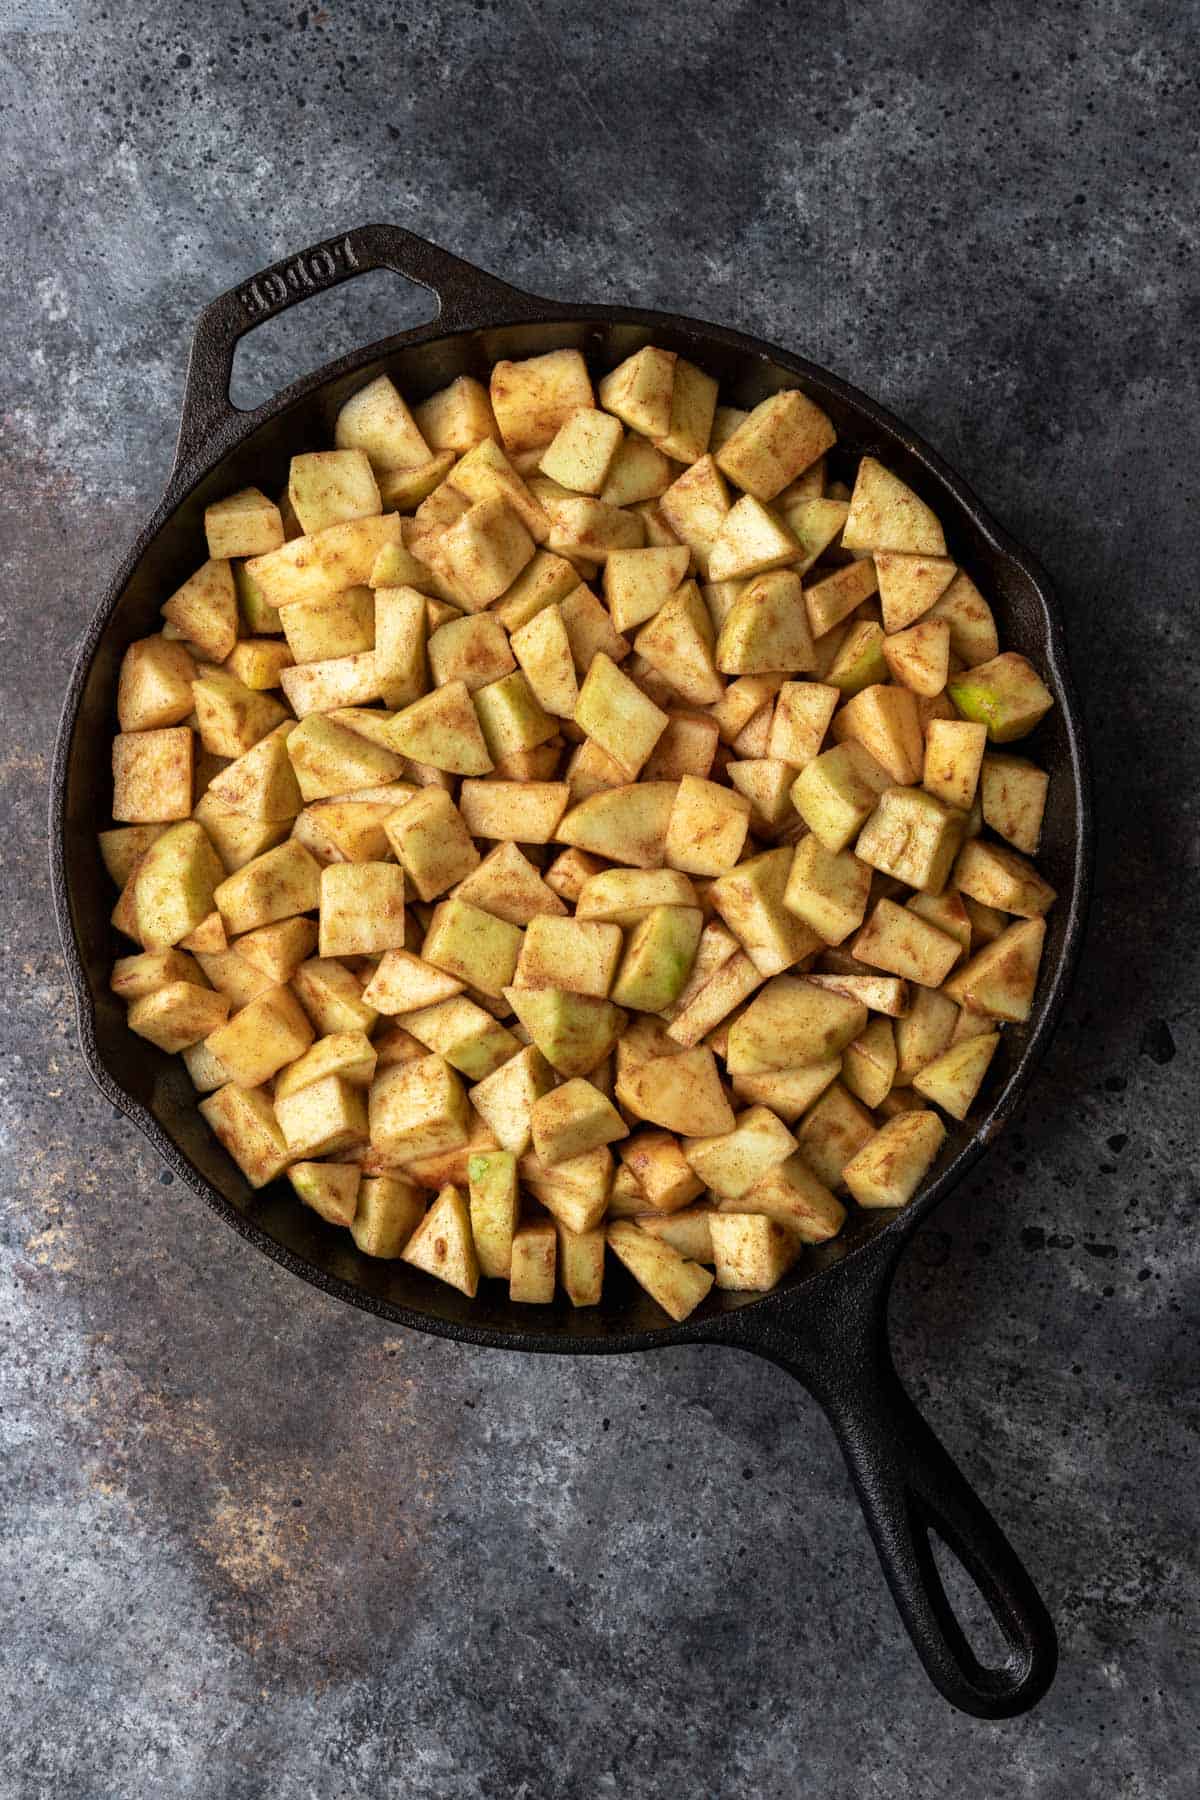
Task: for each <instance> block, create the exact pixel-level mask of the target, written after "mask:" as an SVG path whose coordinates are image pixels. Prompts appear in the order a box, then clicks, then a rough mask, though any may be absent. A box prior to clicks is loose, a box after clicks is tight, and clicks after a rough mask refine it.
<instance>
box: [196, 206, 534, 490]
mask: <svg viewBox="0 0 1200 1800" xmlns="http://www.w3.org/2000/svg"><path fill="white" fill-rule="evenodd" d="M372 269H392V270H393V271H394V272H395V273H396V274H397V275H402V276H404V278H405V279H406V280H408V281H413V282H416V283H417V285H418V286H420V287H423V288H427V289H428V290H429V292H430V293H431V294H433V295H434V296H435V297H436V299H437V302H438V311H437V315H436V318H435V320H434V321H432V322H431V323H430V324H429V325H424V326H421V327H419V328H418V329H419V330H420V331H421V332H427V331H430V330H431V329H432V326H433V325H436V327H437V330H438V332H439V333H448V332H453V331H461V330H467V329H470V328H472V327H475V326H478V325H482V324H485V323H487V322H488V321H489V320H490V319H492V318H494V317H495V316H496V315H497V313H499V314H500V316H501V317H503V318H505V319H520V318H522V317H523V316H525V315H526V314H532V312H533V311H534V310H535V307H536V305H537V304H543V305H544V303H537V302H535V301H534V300H533V299H532V298H531V297H530V296H529V295H527V294H523V293H522V292H521V291H520V289H519V288H513V287H509V285H508V283H507V282H504V281H500V280H498V279H497V278H496V277H495V276H494V275H488V274H486V273H485V272H484V270H482V269H477V268H476V267H475V266H474V265H473V264H472V263H468V262H464V261H463V260H462V258H461V257H458V256H453V255H451V253H450V252H449V251H448V250H442V249H440V248H439V247H438V246H437V245H436V244H431V243H429V242H427V240H426V239H425V238H421V237H418V236H417V235H416V233H415V232H412V231H406V230H405V229H404V227H403V226H401V225H358V226H356V227H355V228H354V229H353V230H351V231H345V232H342V233H341V235H340V236H338V237H333V238H327V239H326V240H325V242H324V243H320V244H312V245H310V246H309V248H308V249H307V250H301V251H300V252H299V253H298V254H297V255H295V256H289V257H287V258H286V259H285V260H284V261H283V262H278V263H274V264H273V265H272V266H271V267H270V268H269V269H262V270H260V272H259V273H258V274H257V275H252V276H251V277H250V279H249V280H248V281H244V282H241V283H240V284H239V285H238V286H237V287H235V288H230V289H229V290H228V291H227V292H226V293H224V294H219V295H218V296H217V298H216V299H215V300H213V301H210V303H209V304H208V305H207V306H206V307H205V308H204V311H203V312H202V313H201V314H200V317H199V319H198V320H197V323H196V331H195V335H194V337H193V339H192V349H191V355H190V357H189V359H188V371H187V380H186V383H185V386H184V395H183V414H182V418H181V420H180V425H179V441H178V443H177V445H176V447H175V463H174V468H173V470H172V479H174V478H175V477H176V476H178V475H179V474H181V473H182V471H183V470H185V469H186V468H187V466H188V465H189V464H190V463H191V462H192V461H193V460H194V459H195V458H197V457H199V456H200V455H202V454H203V455H208V456H210V457H211V456H212V454H213V452H214V450H219V449H223V448H224V447H225V442H226V439H227V438H228V436H229V434H230V433H231V431H232V430H237V431H240V430H242V429H243V428H244V426H245V424H246V421H247V418H253V417H254V414H253V413H250V414H247V413H244V412H239V411H238V409H237V408H236V407H235V406H234V404H233V402H232V401H231V400H230V398H229V383H230V379H231V377H232V374H233V356H234V351H235V350H236V348H237V345H238V340H239V339H240V338H242V337H244V336H245V334H246V333H247V332H248V331H253V330H254V327H255V326H256V325H261V324H263V323H264V321H265V320H267V319H272V318H275V317H277V316H278V314H280V313H283V312H286V311H287V310H288V308H289V307H291V306H296V305H298V304H299V303H300V302H301V301H302V300H306V299H307V298H308V296H309V295H310V294H317V293H323V292H325V291H326V290H327V289H328V288H332V287H336V286H337V285H338V283H339V282H342V281H349V280H351V279H353V277H354V276H355V275H364V274H366V273H367V272H368V271H370V270H372ZM260 410H265V409H260Z"/></svg>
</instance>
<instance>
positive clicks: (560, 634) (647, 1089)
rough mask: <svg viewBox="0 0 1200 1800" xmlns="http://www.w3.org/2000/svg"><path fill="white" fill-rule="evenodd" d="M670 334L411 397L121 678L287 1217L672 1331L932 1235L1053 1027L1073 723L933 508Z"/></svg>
mask: <svg viewBox="0 0 1200 1800" xmlns="http://www.w3.org/2000/svg"><path fill="white" fill-rule="evenodd" d="M717 398H718V396H717V384H716V382H715V381H714V380H712V379H711V377H709V376H708V375H707V374H705V373H704V371H703V370H702V369H699V368H697V367H696V366H695V365H694V364H692V363H690V362H687V361H685V360H684V358H682V357H680V356H676V355H675V354H674V353H673V352H669V351H665V350H660V349H656V348H654V347H653V346H648V347H647V348H645V349H642V350H639V351H638V352H637V354H636V355H634V356H631V357H629V358H628V359H627V360H626V361H625V362H623V363H621V364H620V366H619V367H617V368H615V369H613V370H612V371H611V372H610V373H608V374H606V375H604V376H603V377H602V378H601V379H600V380H599V383H598V386H596V387H595V388H594V387H593V381H592V376H591V374H590V373H589V370H588V367H587V365H586V363H585V361H584V359H583V357H582V356H581V355H580V354H579V353H578V352H577V351H575V350H556V351H553V352H551V353H550V354H548V355H543V356H535V357H531V358H529V359H528V360H526V361H523V362H501V363H497V365H496V366H495V368H494V369H493V370H492V371H491V379H490V386H484V385H483V384H482V383H481V382H479V381H477V380H475V379H473V378H471V377H469V376H463V377H460V378H459V379H458V380H456V381H454V382H452V383H451V385H450V386H449V387H446V388H444V389H443V390H441V391H440V392H438V393H435V394H433V395H432V396H431V397H430V398H428V399H426V400H424V401H423V402H422V403H421V404H419V405H417V406H415V407H413V408H412V409H411V410H410V408H409V407H408V406H407V405H406V403H405V401H404V400H403V399H402V397H401V395H400V394H399V392H398V391H397V389H396V388H395V386H394V385H393V384H392V382H391V381H390V380H389V379H388V378H387V377H386V376H384V377H380V378H379V379H378V380H376V381H373V382H371V383H370V385H368V386H366V387H364V388H363V389H362V390H361V391H360V392H359V393H357V394H355V395H354V397H353V398H352V399H351V400H349V401H348V402H347V404H346V405H345V406H344V407H343V408H342V411H341V413H340V415H339V416H338V419H337V425H336V431H335V444H336V448H334V449H332V450H322V451H316V452H314V453H308V454H304V455H298V456H296V457H294V458H293V459H292V462H291V467H290V473H289V479H288V486H287V491H286V493H285V494H284V495H283V496H282V497H281V498H280V499H279V501H278V502H275V501H272V500H271V499H269V498H268V497H267V496H266V494H264V493H262V492H260V491H259V490H258V489H257V488H247V489H245V490H243V491H242V492H240V493H236V494H232V495H230V496H229V497H228V498H227V499H224V500H220V501H218V502H217V503H216V504H214V505H212V506H210V507H209V508H208V509H207V512H206V514H205V531H206V536H207V550H208V560H207V561H205V562H204V563H203V565H202V566H201V567H200V568H199V569H198V570H197V571H196V573H195V574H194V575H192V576H191V577H190V579H188V580H187V581H185V582H184V584H183V586H182V587H181V588H180V589H179V590H178V592H177V593H175V594H173V595H171V597H170V598H169V599H167V601H166V603H165V604H164V606H163V608H162V614H163V620H164V623H163V626H162V629H161V631H159V632H157V633H156V634H155V635H153V636H151V637H147V638H143V639H141V640H140V641H139V642H136V643H132V644H130V645H129V647H128V649H127V651H126V652H125V656H124V660H123V662H122V665H121V672H120V683H119V691H118V695H117V712H118V718H119V725H120V734H119V736H118V737H117V738H116V740H115V742H114V744H113V753H112V762H113V786H114V794H113V819H114V821H115V824H114V827H113V828H112V829H110V830H106V831H103V832H101V834H100V842H101V849H102V852H103V856H104V860H105V863H106V865H107V867H108V869H109V872H110V874H111V875H112V876H113V878H114V880H115V882H116V883H117V885H118V887H119V888H120V890H121V892H120V898H119V900H118V902H117V906H116V910H115V912H114V914H113V922H114V924H115V926H116V927H117V929H118V930H119V931H120V932H122V933H123V934H124V935H125V936H126V937H127V938H129V939H130V940H132V942H133V943H134V944H135V945H136V946H137V949H136V951H135V952H134V953H132V954H129V955H126V956H123V957H121V959H120V960H119V961H118V962H117V964H116V967H115V969H114V972H113V978H112V987H113V991H114V993H116V994H117V995H119V996H120V997H121V999H122V1000H124V1001H126V1002H127V1003H128V1018H129V1024H130V1027H131V1028H132V1030H134V1031H135V1032H138V1033H139V1034H140V1035H141V1036H143V1037H145V1038H148V1039H149V1040H150V1041H151V1042H152V1043H153V1044H156V1045H158V1046H159V1047H160V1048H161V1049H163V1050H165V1051H169V1052H181V1053H182V1055H183V1058H184V1061H185V1063H186V1065H187V1070H188V1073H189V1075H190V1076H191V1079H192V1082H193V1083H194V1085H195V1087H196V1089H197V1090H198V1091H199V1093H200V1094H201V1095H203V1096H204V1098H202V1099H201V1101H200V1110H201V1112H202V1113H203V1115H204V1117H205V1118H206V1120H207V1121H208V1123H209V1125H210V1126H211V1128H212V1130H213V1131H214V1132H215V1133H216V1135H217V1137H218V1138H219V1139H220V1141H221V1143H222V1144H223V1145H224V1146H225V1148H226V1150H227V1151H228V1153H229V1155H230V1156H231V1157H232V1158H233V1159H234V1161H235V1162H236V1163H237V1165H238V1166H239V1167H240V1169H241V1170H242V1171H243V1173H244V1174H245V1176H246V1179H247V1180H248V1181H249V1183H250V1184H251V1185H252V1186H254V1187H260V1186H262V1185H263V1184H265V1183H267V1182H272V1181H275V1180H276V1179H277V1178H279V1177H282V1176H285V1175H286V1177H287V1178H288V1179H289V1180H290V1182H291V1183H292V1186H293V1187H294V1189H295V1191H296V1193H297V1195H298V1196H299V1198H300V1200H302V1201H303V1202H304V1203H305V1204H306V1205H308V1206H310V1207H312V1208H314V1209H315V1210H316V1212H317V1213H319V1214H320V1215H321V1217H322V1218H323V1219H325V1220H328V1221H330V1222H331V1223H332V1224H333V1225H336V1226H342V1227H348V1228H349V1230H350V1231H351V1233H352V1234H353V1237H354V1242H355V1243H356V1244H357V1246H358V1248H359V1250H360V1251H361V1252H362V1253H363V1254H365V1255H367V1256H375V1257H392V1258H395V1257H399V1258H403V1259H404V1261H405V1262H407V1263H409V1264H412V1265H413V1266H414V1267H415V1268H417V1269H421V1270H423V1271H425V1272H426V1273H428V1274H429V1275H432V1276H435V1277H437V1278H438V1279H440V1280H442V1281H445V1282H449V1283H451V1284H452V1285H453V1286H455V1287H456V1288H459V1289H461V1290H462V1291H463V1292H464V1293H465V1294H468V1295H471V1296H473V1295H474V1294H475V1293H476V1291H477V1288H478V1283H479V1281H480V1278H481V1277H486V1278H488V1279H491V1280H499V1281H504V1282H507V1283H508V1289H509V1293H510V1295H511V1297H512V1298H513V1299H514V1300H517V1301H528V1302H540V1303H547V1302H550V1301H552V1300H553V1298H554V1295H555V1292H556V1288H558V1287H561V1289H562V1290H563V1292H564V1293H565V1294H566V1296H567V1297H568V1299H569V1300H570V1301H571V1302H572V1303H573V1304H574V1305H575V1306H594V1305H596V1304H597V1303H598V1302H599V1301H600V1298H601V1289H602V1284H603V1279H604V1268H605V1250H606V1249H608V1250H611V1251H612V1253H613V1254H614V1255H615V1256H616V1257H617V1258H618V1259H619V1260H620V1262H621V1263H623V1264H624V1265H625V1267H626V1268H627V1269H628V1270H629V1271H630V1272H631V1273H632V1275H633V1276H634V1278H635V1279H636V1280H637V1281H638V1282H639V1283H640V1284H641V1286H642V1287H643V1288H644V1289H645V1290H646V1291H647V1292H648V1293H649V1294H651V1295H652V1296H653V1297H654V1299H655V1300H656V1301H658V1302H659V1303H660V1305H661V1306H662V1307H664V1308H665V1310H666V1311H667V1313H669V1314H670V1316H671V1317H672V1318H674V1319H683V1318H685V1317H686V1316H687V1315H688V1314H689V1313H690V1312H691V1311H692V1309H693V1308H694V1307H695V1306H696V1305H697V1304H698V1303H699V1302H700V1301H701V1300H703V1299H704V1297H705V1296H706V1294H707V1293H708V1292H709V1289H710V1288H711V1287H712V1285H713V1283H714V1280H715V1282H716V1284H717V1285H718V1286H719V1287H722V1288H729V1289H742V1290H762V1289H767V1288H770V1287H772V1286H773V1285H774V1284H775V1283H776V1282H778V1281H779V1280H780V1278H781V1277H782V1276H783V1275H784V1274H785V1273H786V1271H787V1270H788V1269H789V1268H790V1267H791V1266H792V1264H793V1263H794V1262H795V1261H796V1259H797V1258H798V1257H799V1256H800V1255H801V1254H802V1252H803V1248H804V1246H805V1245H810V1244H816V1243H820V1242H822V1241H824V1240H826V1239H829V1238H832V1237H834V1236H835V1235H836V1234H837V1233H838V1232H839V1231H840V1230H841V1229H842V1226H843V1224H844V1222H845V1219H846V1215H847V1210H848V1207H850V1206H857V1207H900V1206H904V1205H905V1204H906V1203H907V1202H908V1201H909V1200H911V1199H912V1197H913V1195H914V1194H915V1193H916V1191H917V1190H918V1188H919V1187H920V1184H921V1183H922V1181H923V1180H924V1178H925V1176H926V1174H927V1173H928V1171H929V1170H930V1168H931V1165H932V1164H933V1163H934V1161H935V1159H936V1157H937V1155H938V1153H939V1150H940V1148H941V1146H942V1143H943V1140H944V1138H945V1136H946V1127H945V1125H944V1124H943V1120H942V1116H941V1115H942V1114H948V1115H949V1117H950V1118H952V1119H955V1120H962V1119H964V1118H965V1117H966V1115H967V1113H968V1110H969V1109H970V1107H971V1106H972V1104H973V1102H974V1101H975V1098H976V1095H977V1094H978V1092H979V1089H980V1086H981V1083H982V1082H983V1079H984V1076H985V1074H986V1072H987V1069H988V1065H989V1063H990V1061H991V1059H992V1057H993V1054H994V1052H995V1050H996V1046H997V1044H998V1042H999V1037H1000V1033H1001V1031H1002V1030H1003V1028H1004V1026H1005V1025H1006V1024H1007V1023H1010V1022H1014V1023H1019V1022H1020V1021H1022V1020H1024V1019H1026V1018H1027V1017H1028V1015H1029V1012H1030V1008H1031V1005H1032V1002H1033V997H1034V989H1035V985H1036V982H1037V976H1038V966H1039V960H1040V957H1041V951H1042V940H1043V936H1044V932H1045V925H1044V917H1043V915H1044V914H1045V913H1046V911H1047V909H1048V907H1049V906H1050V904H1051V902H1052V901H1053V899H1054V892H1053V889H1052V888H1050V887H1049V886H1048V885H1047V883H1046V882H1045V881H1044V880H1043V879H1042V877H1041V875H1039V873H1038V872H1037V870H1036V869H1035V867H1034V865H1033V863H1032V861H1031V860H1030V858H1031V857H1032V855H1033V854H1034V853H1035V852H1036V850H1037V847H1038V839H1039V833H1040V830H1041V821H1042V811H1043V806H1044V803H1045V798H1046V786H1047V778H1046V776H1045V774H1044V773H1043V772H1042V771H1041V770H1039V769H1038V768H1037V767H1036V766H1035V765H1034V764H1033V763H1032V762H1030V761H1028V760H1026V759H1025V758H1023V757H1020V756H1015V755H1013V754H1012V753H1011V751H1010V750H1009V748H1008V746H1009V745H1010V744H1011V743H1012V742H1013V741H1014V740H1016V739H1019V738H1022V737H1024V736H1025V735H1026V734H1027V733H1029V732H1031V731H1032V730H1033V729H1034V727H1035V726H1036V725H1037V724H1038V721H1039V720H1040V719H1041V718H1042V717H1043V715H1044V714H1045V713H1046V712H1047V710H1048V709H1049V707H1050V706H1051V705H1052V699H1051V696H1050V694H1049V693H1048V691H1047V689H1046V688H1045V686H1044V685H1043V683H1042V681H1041V680H1040V679H1039V677H1038V675H1037V673H1036V672H1035V670H1034V669H1033V668H1032V667H1031V666H1030V664H1029V663H1028V662H1027V661H1026V660H1025V658H1024V657H1022V656H1019V655H1016V654H1014V653H1013V652H1011V651H1008V652H1002V651H1001V649H1000V645H999V642H998V639H997V634H996V627H995V623H994V620H993V616H992V612H991V610H990V608H989V606H988V604H987V601H986V600H985V599H984V597H983V596H982V595H981V594H980V592H979V591H978V589H977V588H976V586H975V585H974V583H973V582H972V580H971V578H970V576H969V575H968V574H967V573H966V571H965V570H962V569H960V568H957V567H956V566H955V563H954V561H953V559H952V558H951V557H950V556H949V555H948V554H947V548H946V543H945V539H944V537H943V534H942V528H941V525H940V524H939V522H938V520H937V518H936V517H935V515H934V514H933V512H931V510H930V508H929V507H928V506H927V505H926V504H925V503H924V502H923V501H922V500H920V499H919V498H918V496H917V495H916V494H915V493H914V492H913V491H912V489H911V488H910V487H908V486H907V485H906V484H905V483H904V482H902V481H901V480H900V479H898V477H897V476H896V475H895V474H893V473H892V472H890V471H889V470H888V469H886V468H884V467H883V466H882V465H881V464H880V463H879V462H878V461H876V460H875V459H874V458H872V457H869V456H864V457H863V458H862V459H861V460H860V461H858V462H857V464H856V465H852V464H851V463H850V462H845V463H843V464H842V465H841V466H842V468H843V471H844V472H845V473H846V474H847V476H848V477H850V478H852V481H853V486H852V488H851V487H847V486H846V485H845V484H844V483H843V482H842V481H840V480H838V479H834V478H832V473H831V468H830V466H829V463H828V461H827V458H828V454H829V452H831V451H832V450H833V448H834V441H835V433H834V430H833V427H832V425H831V423H830V421H829V419H828V418H827V417H826V415H825V413H824V412H823V411H822V410H821V409H820V408H819V407H818V406H816V405H815V404H814V403H813V402H812V401H811V400H810V399H809V398H808V397H807V396H806V395H805V394H804V393H803V392H802V391H800V390H799V389H794V388H793V389H786V390H784V391H781V392H778V393H773V394H771V395H769V396H768V397H767V398H766V399H764V400H763V401H762V402H761V403H760V404H759V405H757V406H755V407H754V408H753V410H752V411H749V412H743V411H739V410H738V409H736V408H733V407H729V406H719V405H718V404H717Z"/></svg>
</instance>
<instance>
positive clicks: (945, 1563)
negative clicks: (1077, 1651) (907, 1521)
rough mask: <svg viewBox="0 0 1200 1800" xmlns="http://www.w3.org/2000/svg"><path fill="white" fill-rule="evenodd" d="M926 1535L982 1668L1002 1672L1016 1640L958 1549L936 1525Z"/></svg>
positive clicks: (952, 1606) (943, 1585) (956, 1616)
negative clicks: (992, 1607)
mask: <svg viewBox="0 0 1200 1800" xmlns="http://www.w3.org/2000/svg"><path fill="white" fill-rule="evenodd" d="M926 1536H927V1540H928V1544H929V1551H930V1555H931V1556H932V1558H933V1565H934V1568H935V1569H936V1571H937V1579H938V1581H939V1582H940V1584H941V1588H942V1592H943V1594H944V1595H945V1598H946V1603H947V1605H948V1606H949V1608H950V1610H951V1612H952V1613H953V1615H954V1619H955V1623H956V1624H957V1626H958V1629H959V1631H960V1633H961V1634H962V1638H963V1640H964V1643H965V1644H966V1646H967V1648H968V1650H969V1651H970V1653H971V1655H972V1657H974V1659H975V1661H976V1663H977V1664H978V1666H979V1668H980V1669H983V1670H988V1671H989V1672H992V1673H999V1671H1001V1670H1002V1669H1004V1668H1006V1667H1007V1666H1008V1665H1009V1664H1010V1663H1011V1661H1012V1656H1013V1651H1014V1649H1015V1648H1016V1645H1015V1643H1014V1642H1013V1641H1011V1640H1010V1639H1009V1637H1008V1634H1007V1633H1006V1632H1005V1630H1004V1627H1003V1625H1002V1624H1001V1623H1000V1620H999V1619H998V1618H997V1616H996V1614H995V1613H994V1612H993V1611H992V1609H991V1607H990V1606H989V1604H988V1601H987V1598H986V1596H985V1594H984V1593H983V1591H982V1590H981V1588H980V1587H979V1585H978V1583H977V1582H976V1580H975V1578H974V1576H973V1575H972V1574H971V1572H970V1570H969V1569H968V1568H967V1567H966V1566H965V1564H964V1563H963V1562H962V1560H961V1559H960V1557H959V1555H958V1553H957V1551H955V1550H954V1549H953V1548H952V1547H951V1546H950V1544H948V1543H947V1541H946V1539H945V1538H944V1537H942V1535H941V1533H940V1532H939V1531H937V1530H936V1528H935V1527H934V1526H932V1525H930V1526H928V1527H927V1532H926Z"/></svg>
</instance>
